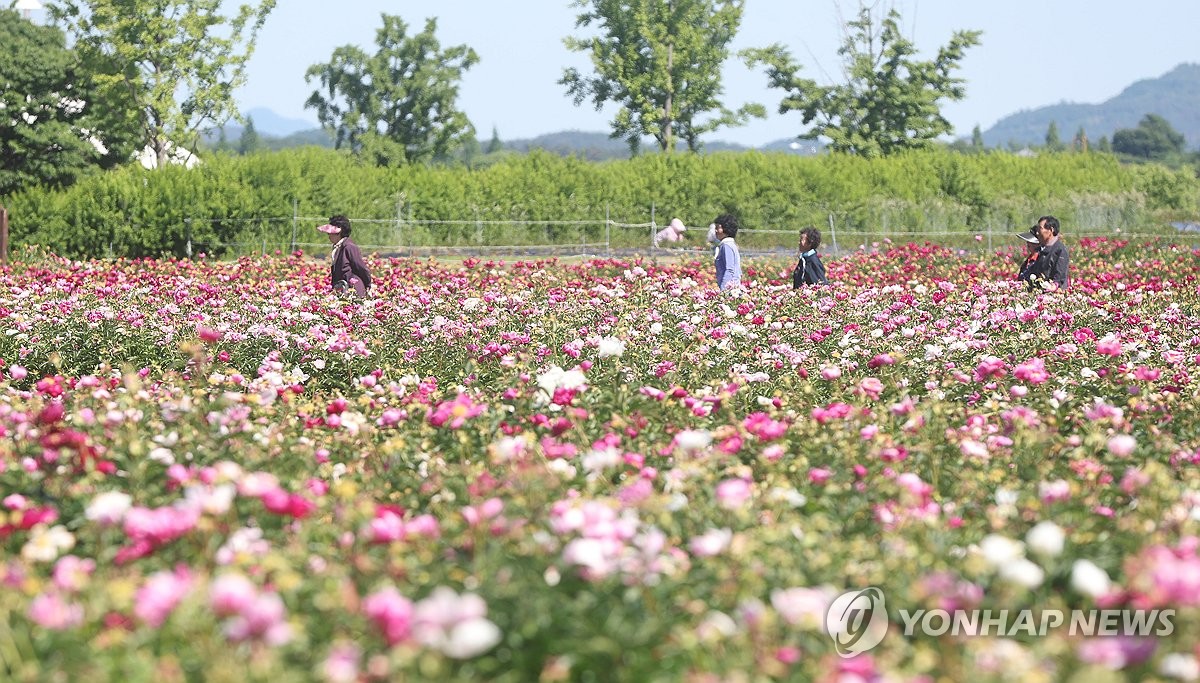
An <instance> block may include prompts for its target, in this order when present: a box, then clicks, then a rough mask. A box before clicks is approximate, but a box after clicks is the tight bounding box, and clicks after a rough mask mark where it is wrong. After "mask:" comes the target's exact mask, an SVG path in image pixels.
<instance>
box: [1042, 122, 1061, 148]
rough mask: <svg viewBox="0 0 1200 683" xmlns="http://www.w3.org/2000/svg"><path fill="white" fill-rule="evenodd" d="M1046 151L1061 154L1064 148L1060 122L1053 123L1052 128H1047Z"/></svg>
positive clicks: (1051, 123)
mask: <svg viewBox="0 0 1200 683" xmlns="http://www.w3.org/2000/svg"><path fill="white" fill-rule="evenodd" d="M1046 149H1048V150H1050V151H1051V152H1061V151H1062V150H1063V149H1064V147H1063V143H1062V137H1060V136H1059V134H1058V122H1057V121H1051V122H1050V126H1049V127H1047V128H1046Z"/></svg>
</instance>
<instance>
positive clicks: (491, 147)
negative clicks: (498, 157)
mask: <svg viewBox="0 0 1200 683" xmlns="http://www.w3.org/2000/svg"><path fill="white" fill-rule="evenodd" d="M502 149H504V143H502V142H500V131H499V130H496V127H495V126H492V139H491V140H490V141H488V146H487V150H486V152H487V153H488V154H495V153H496V152H499V151H500V150H502Z"/></svg>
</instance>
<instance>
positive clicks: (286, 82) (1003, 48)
mask: <svg viewBox="0 0 1200 683" xmlns="http://www.w3.org/2000/svg"><path fill="white" fill-rule="evenodd" d="M230 2H231V4H232V2H233V0H230ZM877 2H881V3H883V4H884V6H887V5H889V4H890V5H894V6H895V7H896V8H897V9H898V10H899V11H900V12H901V14H902V17H903V30H904V32H905V33H906V35H908V36H909V37H911V38H912V39H913V40H914V42H915V44H916V46H917V48H918V49H919V50H921V52H922V55H923V56H925V57H930V56H932V54H933V53H934V52H936V50H937V48H938V47H940V46H942V45H944V44H946V43H947V42H948V41H949V39H950V37H951V35H952V34H953V32H954V31H955V30H960V29H978V30H981V31H983V37H982V39H981V44H980V45H978V46H976V47H974V48H971V49H970V50H969V51H968V53H967V56H966V58H965V59H964V60H963V62H962V69H961V70H960V71H959V75H960V76H962V77H964V78H966V79H967V96H966V99H964V100H962V101H960V102H956V103H950V104H947V105H946V106H945V107H944V109H943V113H944V114H945V115H946V116H947V118H948V119H949V120H950V122H951V123H952V124H954V126H955V134H956V135H969V134H970V132H971V129H972V128H973V127H974V126H975V125H977V124H978V125H980V126H981V127H982V128H983V129H985V130H986V129H987V128H988V127H989V126H991V125H992V124H994V123H995V122H996V121H997V120H999V119H1000V118H1002V117H1003V116H1005V115H1007V114H1011V113H1014V112H1016V111H1019V110H1022V109H1033V108H1036V107H1040V106H1044V105H1049V104H1056V103H1058V102H1064V101H1065V102H1080V103H1098V102H1102V101H1104V100H1106V99H1108V98H1110V97H1113V96H1114V95H1117V94H1118V93H1119V92H1120V91H1121V90H1122V89H1124V88H1125V87H1126V86H1128V85H1130V84H1131V83H1133V82H1134V81H1137V80H1140V79H1145V78H1154V77H1157V76H1160V75H1162V74H1163V73H1166V72H1167V71H1169V70H1171V69H1172V68H1174V67H1175V66H1177V65H1178V64H1180V63H1183V62H1200V40H1197V33H1196V31H1197V27H1198V26H1200V0H1140V1H1139V2H1121V1H1118V0H1090V1H1085V0H895V1H894V2H889V0H877ZM857 6H858V4H857V2H852V1H847V0H842V1H841V2H837V1H835V0H805V1H798V0H790V1H789V0H746V9H745V14H744V17H743V21H742V26H741V29H740V31H739V33H738V37H737V39H736V40H735V43H734V45H733V47H734V49H740V48H743V47H752V46H764V45H767V44H770V43H775V42H779V43H783V44H784V45H786V46H788V47H789V48H790V49H791V50H792V53H793V55H794V56H796V58H797V59H798V60H799V61H800V62H801V63H802V64H803V65H804V71H803V72H802V73H803V74H804V75H806V76H807V77H809V78H814V79H816V80H817V81H818V82H821V83H826V84H828V83H836V82H839V80H840V74H841V62H840V61H839V58H838V56H837V48H838V46H839V45H840V44H841V41H842V36H843V25H844V20H845V19H847V18H850V17H852V16H853V15H854V14H855V10H856V8H857ZM385 12H386V13H388V14H395V15H399V16H401V17H402V18H404V20H405V21H406V22H407V23H408V24H409V26H410V27H411V28H412V30H414V31H419V30H420V29H421V28H423V26H424V23H425V19H426V18H427V17H437V18H438V36H439V39H440V40H441V42H442V45H443V46H446V45H457V44H460V43H466V44H468V45H470V46H471V47H473V48H474V49H475V51H476V52H477V53H479V56H480V63H479V64H477V65H476V66H475V67H473V68H472V69H471V70H470V71H468V72H467V74H466V76H465V78H464V79H463V82H462V85H461V90H460V98H459V105H460V107H461V108H462V109H463V110H464V111H466V113H467V115H468V116H469V117H470V118H471V121H472V122H473V123H474V124H475V126H476V128H477V129H478V130H479V137H480V138H481V139H483V140H486V139H487V138H488V137H490V135H491V131H492V127H493V126H495V127H496V129H497V130H498V131H499V133H500V136H501V138H504V139H515V138H527V137H533V136H535V135H538V134H541V133H548V132H554V131H560V130H572V129H573V130H587V131H605V132H607V131H608V130H609V128H608V121H609V120H610V119H611V118H612V116H613V114H614V112H615V108H614V107H612V106H611V105H610V106H609V107H606V108H605V109H603V110H601V111H599V112H597V111H595V109H594V108H593V107H592V106H591V105H589V104H587V103H585V104H584V105H582V106H580V107H576V106H575V105H574V104H573V103H572V102H571V99H570V98H569V97H567V96H566V95H565V90H564V88H563V87H562V86H560V85H558V84H557V81H558V79H559V78H560V77H561V76H562V70H563V68H564V67H566V66H577V67H580V68H587V67H588V62H587V61H586V57H584V56H583V55H580V54H576V53H572V52H569V51H568V50H567V49H566V47H564V46H563V42H562V39H563V37H565V36H567V35H569V34H580V33H581V32H578V31H576V30H575V28H574V25H575V22H574V19H575V16H576V14H577V13H578V9H577V8H574V7H572V6H571V3H570V2H569V1H568V0H510V1H509V2H502V1H500V0H342V1H341V2H330V1H328V0H325V1H323V2H318V1H317V0H279V3H278V7H276V9H275V11H274V12H273V13H272V14H271V16H270V17H269V18H268V20H267V24H266V26H265V27H264V29H263V33H262V35H261V36H260V39H259V43H258V47H257V50H256V52H255V54H254V56H253V58H252V59H251V61H250V64H249V82H248V83H247V85H246V86H245V87H244V88H242V89H241V90H240V91H239V93H238V99H239V102H240V104H241V105H242V108H243V110H245V109H251V108H256V107H264V108H268V109H271V110H273V111H274V112H275V113H277V114H280V115H282V116H286V117H290V118H299V119H306V120H309V121H312V122H313V123H314V125H315V122H316V117H315V115H314V114H313V112H312V110H305V109H304V100H305V99H306V98H307V97H308V95H309V93H310V92H311V91H312V89H313V86H310V85H307V84H306V83H305V81H304V72H305V70H306V69H307V68H308V67H309V66H310V65H312V64H315V63H318V62H326V61H328V60H329V57H330V54H331V53H332V52H333V50H334V48H336V47H338V46H341V45H346V44H354V45H358V46H360V47H362V48H364V49H366V50H368V51H374V40H375V31H376V30H377V29H378V28H379V26H380V25H381V21H380V14H381V13H385ZM314 85H315V84H314ZM725 92H726V104H727V105H730V106H737V105H739V104H741V103H744V102H747V101H754V102H759V103H762V104H764V105H766V107H767V109H768V111H769V112H770V116H769V118H767V119H766V120H763V121H757V122H754V123H752V124H750V125H748V126H745V127H742V128H726V129H722V130H720V131H718V132H716V133H714V134H712V135H711V136H710V138H709V139H712V140H726V141H730V142H737V143H741V144H744V145H751V146H753V145H762V144H766V143H768V142H771V141H774V140H778V139H781V138H787V137H792V136H795V135H797V134H798V133H800V132H801V130H802V127H801V123H800V117H799V115H798V114H796V113H794V112H793V113H790V114H786V115H780V114H776V113H775V112H776V111H777V107H778V103H779V100H780V99H781V96H782V94H781V93H780V92H779V91H772V90H769V89H768V88H767V87H766V78H765V76H763V75H762V72H761V71H750V70H748V69H746V68H745V67H744V66H742V65H741V64H740V63H737V62H736V61H734V62H731V63H730V64H728V65H727V66H726V69H725Z"/></svg>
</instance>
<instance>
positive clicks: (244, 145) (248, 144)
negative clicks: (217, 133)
mask: <svg viewBox="0 0 1200 683" xmlns="http://www.w3.org/2000/svg"><path fill="white" fill-rule="evenodd" d="M222 133H224V131H222ZM262 147H263V142H262V138H260V137H259V136H258V131H257V130H255V129H254V119H251V118H247V119H246V127H245V128H243V129H242V134H241V135H240V136H239V137H238V144H237V151H238V154H253V153H255V152H257V151H258V150H260V149H262Z"/></svg>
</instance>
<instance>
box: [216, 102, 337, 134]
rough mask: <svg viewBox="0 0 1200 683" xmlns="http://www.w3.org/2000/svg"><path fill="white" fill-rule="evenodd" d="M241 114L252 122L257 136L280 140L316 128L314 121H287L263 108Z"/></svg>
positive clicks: (227, 132)
mask: <svg viewBox="0 0 1200 683" xmlns="http://www.w3.org/2000/svg"><path fill="white" fill-rule="evenodd" d="M242 114H243V115H244V116H246V117H247V118H250V119H253V120H254V130H256V131H258V134H259V135H272V136H274V137H277V138H282V137H286V136H288V135H291V134H292V133H299V132H300V131H303V130H311V129H313V128H316V127H317V125H316V122H315V121H306V120H304V119H289V118H287V117H284V116H280V115H279V114H276V113H275V112H273V111H271V110H270V109H266V108H264V107H255V108H254V109H250V110H247V111H244V112H242ZM225 134H226V136H228V135H229V131H228V130H227V131H226V132H225Z"/></svg>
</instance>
